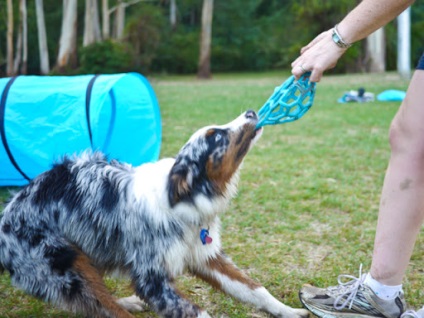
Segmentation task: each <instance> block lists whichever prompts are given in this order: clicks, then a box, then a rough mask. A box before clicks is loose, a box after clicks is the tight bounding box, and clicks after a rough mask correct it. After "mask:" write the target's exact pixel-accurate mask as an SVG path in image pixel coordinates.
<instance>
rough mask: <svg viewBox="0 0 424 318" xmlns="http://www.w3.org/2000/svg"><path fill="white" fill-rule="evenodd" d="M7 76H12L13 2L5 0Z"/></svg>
mask: <svg viewBox="0 0 424 318" xmlns="http://www.w3.org/2000/svg"><path fill="white" fill-rule="evenodd" d="M6 74H7V76H13V4H12V0H7V65H6Z"/></svg>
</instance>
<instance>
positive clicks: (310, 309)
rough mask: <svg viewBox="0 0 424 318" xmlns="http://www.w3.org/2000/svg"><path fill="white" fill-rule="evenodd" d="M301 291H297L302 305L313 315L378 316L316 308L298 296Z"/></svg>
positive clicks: (333, 317)
mask: <svg viewBox="0 0 424 318" xmlns="http://www.w3.org/2000/svg"><path fill="white" fill-rule="evenodd" d="M300 295H301V293H300V292H299V299H300V302H301V303H302V305H303V307H305V308H306V309H307V310H309V311H310V312H311V313H313V314H314V315H315V316H317V317H319V318H376V317H377V318H378V316H369V315H362V314H359V313H348V312H339V313H337V312H332V311H331V312H330V311H325V310H318V309H315V308H314V307H311V306H309V305H308V304H307V303H305V302H304V301H303V299H302V297H300Z"/></svg>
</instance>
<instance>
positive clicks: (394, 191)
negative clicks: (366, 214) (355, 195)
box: [370, 70, 424, 285]
mask: <svg viewBox="0 0 424 318" xmlns="http://www.w3.org/2000/svg"><path fill="white" fill-rule="evenodd" d="M423 123H424V70H416V71H415V73H414V75H413V78H412V80H411V83H410V85H409V88H408V91H407V95H406V98H405V100H404V101H403V103H402V105H401V107H400V108H399V111H398V113H397V114H396V116H395V118H394V120H393V122H392V125H391V129H390V144H391V150H392V153H391V157H390V161H389V166H388V168H387V172H386V176H385V180H384V185H383V190H382V196H381V202H380V211H379V217H378V224H377V232H376V237H375V244H374V254H373V260H372V265H371V271H370V273H371V276H372V277H373V278H374V279H375V280H377V281H379V282H380V283H382V284H385V285H399V284H401V283H402V279H403V276H404V274H405V271H406V268H407V266H408V263H409V259H410V257H411V254H412V251H413V248H414V244H415V240H416V237H417V235H418V232H419V230H420V228H421V225H422V223H423V220H424V124H423Z"/></svg>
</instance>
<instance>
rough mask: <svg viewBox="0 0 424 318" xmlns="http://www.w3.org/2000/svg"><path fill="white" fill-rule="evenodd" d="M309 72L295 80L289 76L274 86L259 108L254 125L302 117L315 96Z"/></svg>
mask: <svg viewBox="0 0 424 318" xmlns="http://www.w3.org/2000/svg"><path fill="white" fill-rule="evenodd" d="M310 74H311V73H310V72H308V73H305V74H303V75H302V76H301V77H300V78H299V79H298V80H297V81H296V80H295V78H294V76H291V77H289V78H288V79H287V80H286V81H285V82H284V83H283V84H281V85H280V86H278V87H276V88H275V90H274V93H273V94H272V95H271V97H270V98H269V99H268V100H267V101H266V103H265V104H264V105H263V106H262V107H261V109H260V110H259V112H258V116H259V122H258V124H257V125H256V127H257V128H260V127H262V126H265V125H278V124H283V123H288V122H291V121H295V120H297V119H299V118H300V117H302V116H303V115H304V114H305V113H306V112H307V111H308V110H309V109H310V108H311V107H312V104H313V102H314V97H315V87H316V84H315V83H313V82H310V81H309V76H310Z"/></svg>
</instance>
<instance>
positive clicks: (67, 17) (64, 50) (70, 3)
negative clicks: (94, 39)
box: [56, 0, 77, 71]
mask: <svg viewBox="0 0 424 318" xmlns="http://www.w3.org/2000/svg"><path fill="white" fill-rule="evenodd" d="M76 42H77V0H63V18H62V30H61V35H60V41H59V54H58V57H57V65H56V66H57V68H58V70H59V71H61V70H63V69H64V68H65V67H67V66H71V67H75V66H76V48H77V45H76V44H77V43H76Z"/></svg>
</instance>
